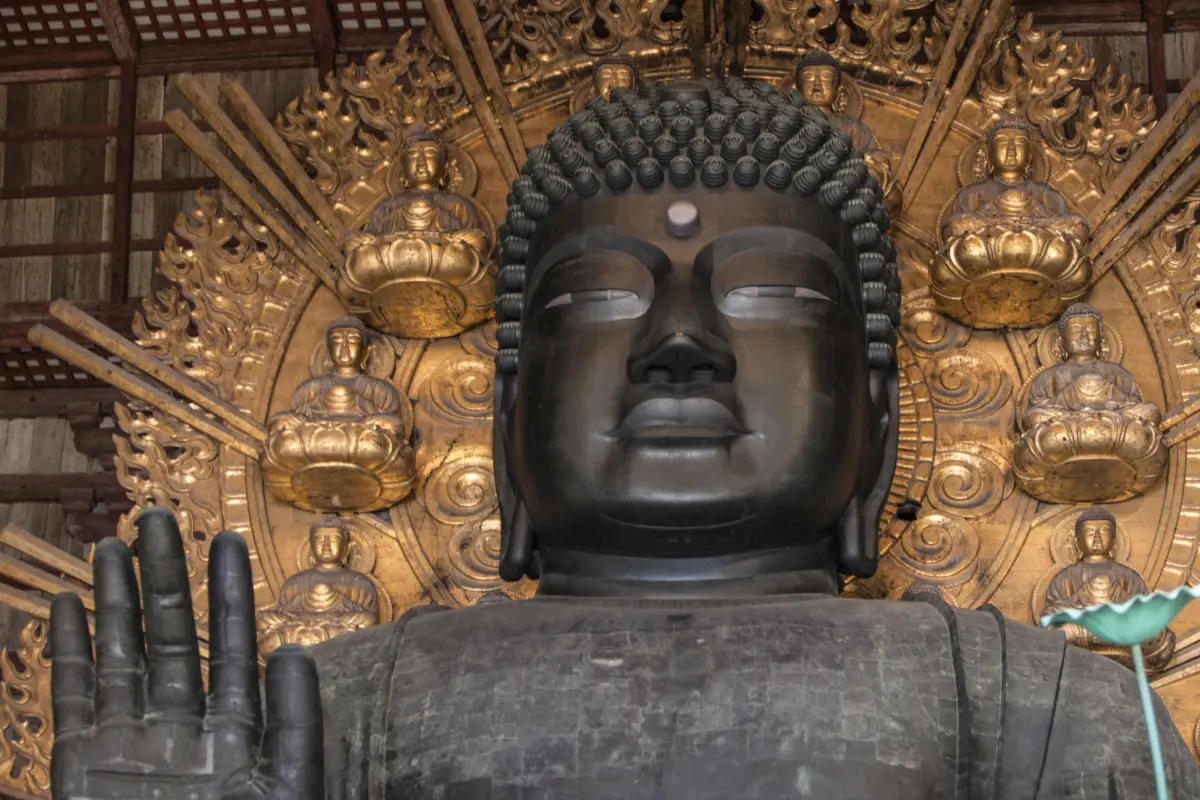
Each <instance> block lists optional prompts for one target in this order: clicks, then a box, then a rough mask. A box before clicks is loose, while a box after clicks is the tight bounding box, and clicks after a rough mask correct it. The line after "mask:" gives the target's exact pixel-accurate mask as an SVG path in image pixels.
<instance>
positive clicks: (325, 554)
mask: <svg viewBox="0 0 1200 800" xmlns="http://www.w3.org/2000/svg"><path fill="white" fill-rule="evenodd" d="M308 546H309V550H310V552H311V553H312V559H313V562H314V565H313V566H312V567H310V568H309V569H306V570H304V571H303V572H299V573H297V574H295V575H293V576H291V577H290V578H288V579H287V580H286V581H284V582H283V586H282V587H281V588H280V589H279V597H278V599H277V600H276V601H275V605H274V606H272V607H271V608H268V609H266V610H264V611H259V612H258V614H257V619H256V623H257V628H258V652H259V655H260V656H262V657H263V658H266V657H267V656H268V655H270V654H271V653H272V652H274V651H275V650H276V649H277V648H278V647H279V646H280V645H285V644H302V645H305V646H308V647H311V646H312V645H315V644H320V643H321V642H325V641H328V640H330V639H333V638H335V637H337V636H341V635H342V634H345V633H350V632H351V631H358V630H362V629H363V628H370V627H372V626H373V625H378V624H379V590H378V589H376V588H375V584H374V583H372V582H371V579H370V578H368V577H367V576H366V575H363V574H362V573H361V572H356V571H355V570H352V569H350V568H348V567H347V566H346V563H345V562H346V558H347V556H348V555H349V551H350V529H349V528H347V527H346V523H345V522H343V521H342V520H340V519H338V518H337V517H325V518H323V519H321V520H319V521H318V522H316V523H314V524H313V526H312V528H310V529H309V532H308Z"/></svg>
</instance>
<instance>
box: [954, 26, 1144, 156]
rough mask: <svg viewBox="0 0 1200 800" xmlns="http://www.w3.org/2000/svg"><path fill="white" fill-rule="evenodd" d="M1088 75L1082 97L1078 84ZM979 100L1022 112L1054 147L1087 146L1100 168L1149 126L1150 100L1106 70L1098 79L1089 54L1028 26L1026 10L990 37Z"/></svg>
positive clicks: (1067, 152) (1073, 149)
mask: <svg viewBox="0 0 1200 800" xmlns="http://www.w3.org/2000/svg"><path fill="white" fill-rule="evenodd" d="M1089 81H1090V82H1091V84H1092V93H1091V96H1089V97H1087V98H1086V99H1085V98H1084V97H1083V93H1082V92H1081V90H1080V88H1079V86H1078V85H1076V84H1078V83H1081V82H1089ZM976 91H978V93H979V98H980V100H982V101H983V104H984V105H985V106H987V107H988V108H990V109H992V110H993V111H995V112H997V113H1005V114H1013V113H1023V114H1024V115H1025V116H1026V117H1027V118H1028V120H1029V121H1030V122H1031V123H1033V124H1034V125H1036V126H1037V128H1038V130H1039V131H1041V134H1042V136H1044V137H1045V138H1046V141H1047V142H1048V143H1049V144H1050V146H1051V147H1053V148H1054V150H1055V151H1056V152H1058V153H1060V154H1061V155H1063V156H1066V157H1068V158H1077V157H1079V156H1082V155H1084V154H1085V153H1091V154H1092V155H1094V156H1095V157H1096V158H1097V159H1098V160H1100V162H1101V163H1102V165H1103V166H1102V169H1104V170H1105V171H1106V172H1107V171H1111V170H1113V169H1114V167H1113V166H1111V165H1116V166H1119V165H1120V164H1121V163H1123V162H1125V161H1126V160H1127V159H1128V158H1129V156H1130V155H1131V154H1132V153H1133V151H1134V150H1135V149H1136V148H1137V146H1138V145H1139V144H1141V142H1142V141H1143V140H1144V139H1145V138H1146V136H1147V135H1149V133H1150V129H1151V127H1152V126H1153V124H1154V118H1155V117H1154V100H1153V99H1152V98H1150V97H1147V96H1145V95H1143V94H1142V91H1141V89H1138V88H1134V89H1132V90H1131V89H1130V88H1129V81H1128V79H1127V78H1126V77H1125V76H1123V75H1122V76H1120V77H1116V78H1114V74H1113V72H1112V70H1111V69H1106V70H1105V71H1104V73H1103V74H1102V75H1101V76H1100V77H1099V78H1098V79H1097V78H1096V62H1095V59H1091V58H1088V57H1087V56H1086V55H1085V54H1084V52H1083V48H1082V47H1081V46H1080V45H1079V44H1067V43H1065V42H1063V41H1062V34H1061V33H1059V32H1054V33H1047V32H1046V31H1044V30H1038V29H1035V28H1034V27H1033V17H1032V16H1031V15H1027V16H1025V17H1024V18H1023V19H1022V20H1021V21H1020V23H1019V24H1018V25H1017V27H1016V31H1015V35H1013V34H1012V33H1010V34H1009V35H1008V36H1006V37H1004V38H1002V39H999V40H997V41H996V43H995V45H994V46H993V47H992V51H991V53H990V54H989V56H988V58H987V60H986V61H985V62H984V66H983V69H982V70H981V71H980V74H979V78H978V79H977V81H976Z"/></svg>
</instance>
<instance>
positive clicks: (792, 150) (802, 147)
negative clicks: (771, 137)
mask: <svg viewBox="0 0 1200 800" xmlns="http://www.w3.org/2000/svg"><path fill="white" fill-rule="evenodd" d="M808 153H809V147H808V144H807V143H806V142H805V141H804V140H803V139H802V138H801V137H799V136H794V137H792V138H791V139H788V140H787V141H786V142H784V143H783V147H782V148H781V149H780V151H779V155H780V157H781V158H782V159H783V160H784V161H786V162H787V164H788V166H789V167H791V168H792V169H800V168H801V167H803V166H804V165H805V164H807V163H808Z"/></svg>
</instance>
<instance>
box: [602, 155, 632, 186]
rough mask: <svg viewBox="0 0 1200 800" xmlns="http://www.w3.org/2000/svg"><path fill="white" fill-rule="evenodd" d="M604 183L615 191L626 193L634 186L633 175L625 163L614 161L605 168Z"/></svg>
mask: <svg viewBox="0 0 1200 800" xmlns="http://www.w3.org/2000/svg"><path fill="white" fill-rule="evenodd" d="M604 182H605V183H607V184H608V188H610V189H612V190H614V191H618V192H619V191H624V190H625V189H628V188H629V187H630V186H632V185H633V173H632V172H630V171H629V167H627V166H625V162H623V161H613V162H611V163H610V164H609V165H608V166H606V167H605V168H604Z"/></svg>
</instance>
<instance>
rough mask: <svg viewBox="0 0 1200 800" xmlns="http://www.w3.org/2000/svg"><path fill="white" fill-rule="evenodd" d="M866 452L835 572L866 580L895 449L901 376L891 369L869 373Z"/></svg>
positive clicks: (875, 562)
mask: <svg viewBox="0 0 1200 800" xmlns="http://www.w3.org/2000/svg"><path fill="white" fill-rule="evenodd" d="M870 416H871V418H870V420H869V425H870V428H871V430H870V435H869V437H868V438H869V442H868V450H867V452H865V453H864V454H863V465H864V469H863V474H862V476H861V477H860V479H859V491H858V493H857V494H856V495H855V496H854V498H853V499H852V500H851V501H850V504H849V505H848V506H847V507H846V510H845V512H844V513H843V514H842V520H841V525H840V530H839V532H838V572H840V573H842V574H843V575H853V576H855V577H857V578H869V577H871V576H872V575H874V574H875V570H876V568H877V567H878V566H879V516H880V514H882V513H883V505H884V503H885V502H886V501H887V497H888V492H889V490H890V489H891V485H892V477H893V473H895V471H896V453H897V450H898V448H899V444H900V376H899V374H898V373H897V371H896V368H895V367H892V368H891V369H889V370H878V369H873V370H871V411H870Z"/></svg>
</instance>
